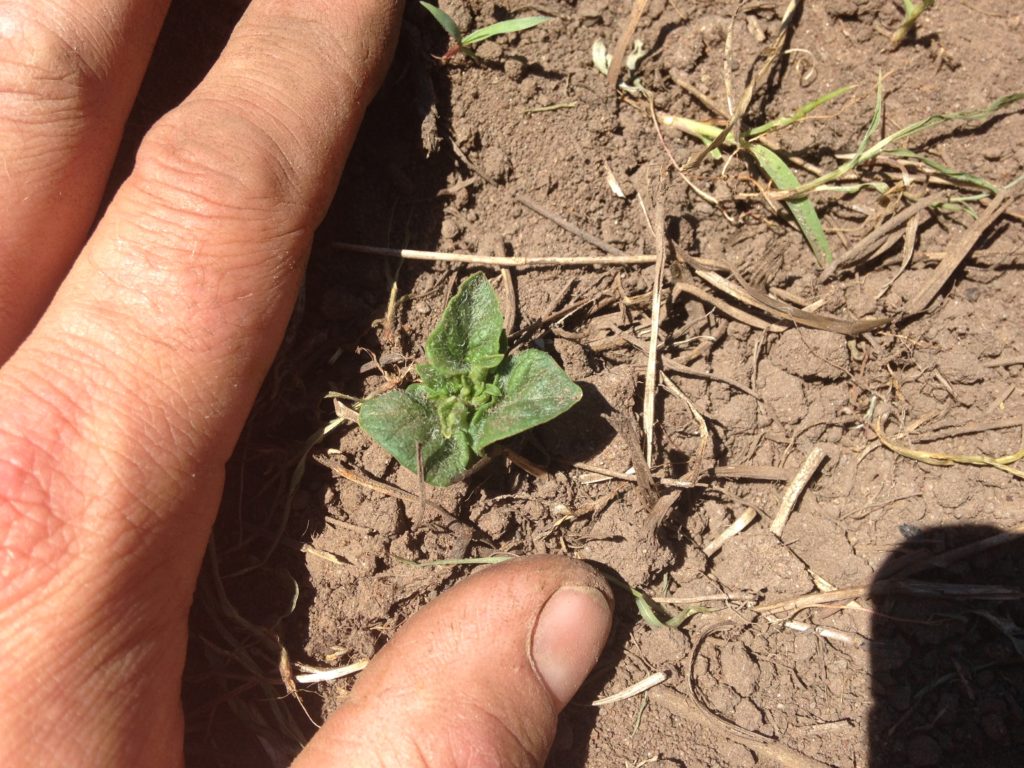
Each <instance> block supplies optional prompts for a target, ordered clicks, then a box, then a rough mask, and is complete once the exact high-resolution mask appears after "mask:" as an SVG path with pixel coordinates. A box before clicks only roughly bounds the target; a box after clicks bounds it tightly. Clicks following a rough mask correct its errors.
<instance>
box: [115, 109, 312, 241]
mask: <svg viewBox="0 0 1024 768" xmlns="http://www.w3.org/2000/svg"><path fill="white" fill-rule="evenodd" d="M130 183H131V184H133V185H134V187H135V188H136V189H138V190H140V191H141V192H142V193H143V194H144V195H145V196H146V197H147V198H149V199H150V200H151V201H152V202H153V203H154V204H155V205H156V206H157V207H158V208H159V209H162V210H163V211H165V212H167V213H171V214H173V215H174V216H175V217H178V218H179V219H180V220H182V221H183V222H184V223H186V224H187V225H188V226H198V227H206V226H220V225H222V224H223V223H225V222H232V221H239V222H244V223H248V224H254V225H256V226H257V227H259V229H264V228H268V227H269V228H275V227H276V228H281V227H282V226H286V227H287V226H289V225H290V224H291V223H292V219H293V218H294V217H295V216H297V215H299V214H300V212H301V208H300V205H299V203H300V202H301V201H300V200H299V199H298V195H297V193H296V185H295V173H294V170H293V168H292V166H291V165H290V163H289V162H288V158H287V156H286V154H285V152H284V151H283V149H282V148H281V146H280V145H279V144H278V143H277V142H276V141H275V140H274V138H273V135H272V133H271V132H270V131H269V130H267V129H266V128H265V127H264V125H263V123H262V121H261V120H259V119H256V118H254V117H253V116H251V115H247V114H245V113H244V112H243V111H242V110H240V109H238V108H235V107H233V106H229V105H225V104H223V103H220V102H216V101H211V100H202V101H200V100H198V99H192V100H190V101H189V102H186V104H183V105H182V106H180V107H178V108H177V109H175V110H174V111H172V112H170V113H168V114H167V115H166V116H165V117H163V118H161V119H160V120H159V121H157V123H156V124H155V125H154V126H153V127H152V128H151V129H150V131H149V133H148V134H147V135H146V137H145V139H144V140H143V142H142V145H141V146H140V148H139V152H138V155H137V159H136V167H135V172H134V173H133V174H132V179H131V181H130Z"/></svg>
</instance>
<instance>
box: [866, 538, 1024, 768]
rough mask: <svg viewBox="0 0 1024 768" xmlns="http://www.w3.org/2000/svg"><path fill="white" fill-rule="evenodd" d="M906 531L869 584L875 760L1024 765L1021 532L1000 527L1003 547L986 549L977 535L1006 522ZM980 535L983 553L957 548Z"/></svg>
mask: <svg viewBox="0 0 1024 768" xmlns="http://www.w3.org/2000/svg"><path fill="white" fill-rule="evenodd" d="M907 533H908V534H910V538H908V540H907V541H906V543H904V544H903V545H902V546H901V547H900V548H899V549H898V550H897V551H896V552H894V553H893V554H892V555H891V556H890V557H889V558H888V560H887V561H886V562H885V564H884V565H883V567H882V568H881V569H880V570H879V572H878V577H877V578H876V579H875V582H874V583H873V585H872V590H871V596H872V598H873V600H874V604H875V611H876V612H875V614H874V617H873V619H872V638H873V640H872V645H871V670H872V674H871V676H872V693H873V699H874V702H873V707H872V711H871V716H870V721H869V737H870V755H871V757H870V763H869V765H870V766H871V768H890V766H897V765H908V766H946V767H947V768H968V766H986V767H987V768H1003V767H1004V766H1005V767H1006V768H1009V766H1016V765H1020V764H1021V757H1020V756H1021V751H1022V748H1024V600H1022V597H1024V565H1022V564H1024V536H1013V535H1011V534H1002V536H1001V539H1000V541H1001V544H1000V546H996V547H991V548H988V547H985V548H984V549H982V547H981V546H980V544H979V542H984V541H986V540H989V541H990V542H991V537H993V536H996V535H997V534H1000V533H1001V532H1000V531H999V530H997V529H994V528H988V527H982V526H955V527H941V528H933V529H929V530H925V531H913V530H910V531H907ZM972 545H973V546H974V547H976V548H977V549H978V550H979V551H978V552H977V553H976V554H973V555H972V556H970V557H962V558H961V559H957V560H953V558H952V557H950V553H951V551H952V553H954V554H955V553H956V552H957V551H959V552H960V553H961V554H967V550H963V549H960V550H958V548H962V547H970V546H972ZM942 553H946V554H945V555H943V554H942ZM936 562H939V563H942V562H946V563H948V565H945V566H944V567H942V566H937V565H935V564H934V563H936Z"/></svg>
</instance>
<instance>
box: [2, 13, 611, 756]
mask: <svg viewBox="0 0 1024 768" xmlns="http://www.w3.org/2000/svg"><path fill="white" fill-rule="evenodd" d="M167 3H168V0H0V148H3V149H2V152H3V157H2V159H3V173H0V200H2V201H3V207H2V208H0V217H2V218H3V220H2V222H0V362H2V364H3V367H2V369H0V681H2V684H0V734H2V736H0V765H3V766H5V768H7V767H15V768H17V767H19V766H43V765H61V766H77V765H84V766H133V767H134V766H176V765H180V764H182V761H183V758H182V738H183V736H182V713H181V706H180V703H179V698H180V685H181V673H182V667H183V664H184V654H185V639H186V631H187V627H186V622H187V616H188V611H189V605H190V602H191V598H192V591H193V589H194V586H195V581H196V575H197V572H198V569H199V565H200V562H201V559H202V554H203V551H204V547H205V544H206V541H207V539H208V537H209V534H210V528H211V525H212V521H213V518H214V515H215V512H216V509H217V505H218V501H219V499H220V495H221V492H222V486H223V481H224V464H225V461H226V460H227V458H228V456H229V454H230V453H231V450H232V448H233V446H234V444H235V441H236V440H237V437H238V434H239V431H240V429H241V427H242V424H243V422H244V420H245V417H246V414H247V412H248V410H249V408H250V407H251V405H252V402H253V399H254V398H255V396H256V392H257V389H258V388H259V386H260V382H261V380H262V378H263V376H264V375H265V373H266V371H267V368H268V366H269V365H270V361H271V360H272V358H273V355H274V353H275V350H276V347H277V345H278V343H279V341H280V339H281V336H282V334H283V332H284V327H285V323H286V321H287V318H288V316H289V313H290V310H291V307H292V303H293V301H294V298H295V295H296V292H297V288H298V284H299V281H300V280H301V276H302V270H303V268H304V265H305V260H306V258H307V255H308V252H309V248H310V244H311V241H312V236H313V231H314V229H315V227H316V226H317V224H318V223H319V221H320V219H321V217H322V216H323V215H324V211H325V210H326V207H327V204H328V202H329V200H330V199H331V196H332V194H333V192H334V189H335V186H336V184H337V181H338V178H339V176H340V173H341V170H342V167H343V165H344V161H345V158H346V155H347V153H348V151H349V148H350V147H351V144H352V141H353V139H354V136H355V133H356V130H357V128H358V123H359V120H360V119H361V116H362V114H363V110H364V109H365V106H366V104H367V102H368V101H369V100H370V99H371V98H372V96H373V93H374V92H375V90H376V88H377V87H378V85H379V83H380V81H381V78H382V77H383V74H384V71H385V69H386V67H387V64H388V60H389V58H390V55H391V52H392V49H393V47H394V44H395V39H396V36H397V31H398V26H399V22H400V16H401V12H402V8H401V3H400V2H399V0H253V2H252V3H251V4H250V6H249V8H248V10H247V11H246V13H245V15H244V16H243V17H242V19H241V21H240V22H239V24H238V26H237V28H236V29H235V31H234V33H233V35H232V37H231V40H230V41H229V43H228V45H227V46H226V48H225V49H224V51H223V53H222V55H221V56H220V58H219V59H218V61H217V62H216V63H215V64H214V66H213V67H212V69H211V70H210V71H209V73H208V75H207V76H206V78H205V79H204V80H203V81H202V83H201V84H200V85H199V86H198V87H197V88H196V89H195V91H194V92H193V93H192V94H191V95H190V96H189V97H188V98H187V99H186V100H185V101H184V102H183V103H181V104H180V105H179V106H178V107H176V108H175V109H174V110H172V111H171V112H169V113H168V114H166V115H165V116H164V117H163V118H161V119H160V120H158V121H157V123H156V124H155V125H154V126H153V127H152V128H151V130H150V131H149V133H148V135H147V136H146V137H145V139H144V141H143V142H142V145H141V147H140V148H139V150H138V153H137V156H136V159H135V165H134V168H133V170H132V173H131V175H130V176H129V177H128V178H127V180H126V181H125V182H124V183H123V184H122V185H121V186H120V188H119V189H118V190H117V192H116V194H115V195H114V197H113V199H112V201H111V202H110V204H109V206H108V207H107V208H106V210H105V211H104V213H103V216H102V218H101V219H100V220H99V221H98V222H96V223H95V226H93V224H94V219H95V217H96V215H97V209H98V206H99V203H100V199H101V196H102V194H103V190H104V187H105V184H106V182H107V177H108V174H109V171H110V166H111V163H112V162H113V158H114V156H115V153H116V152H117V148H118V145H119V142H120V137H121V131H122V127H123V124H124V120H125V118H126V116H127V114H128V111H129V109H130V108H131V105H132V102H133V100H134V98H135V94H136V92H137V89H138V85H139V82H140V80H141V78H142V75H143V73H144V71H145V69H146V66H147V63H148V60H149V57H150V54H151V52H152V47H153V44H154V41H155V39H156V36H157V34H158V32H159V29H160V26H161V24H162V21H163V17H164V14H165V12H166V6H167ZM567 586H568V587H571V588H570V589H562V588H563V587H567ZM609 605H610V595H609V593H608V591H607V586H606V585H605V584H604V582H603V581H602V580H601V579H600V578H599V577H598V576H596V575H595V574H594V573H593V572H592V571H590V570H589V569H588V568H586V567H585V566H583V565H581V564H578V563H575V562H572V561H568V560H564V559H559V558H539V559H531V560H522V561H516V562H513V563H509V564H505V565H502V566H497V567H495V568H492V569H488V570H485V571H482V572H480V573H478V574H475V575H474V576H472V577H470V578H469V579H467V580H466V581H464V582H463V583H462V584H460V585H459V586H457V587H456V588H454V589H453V590H452V591H451V592H449V593H447V594H446V595H444V596H442V597H441V598H440V599H439V600H438V601H436V602H435V603H434V604H433V605H431V606H429V607H428V608H426V609H425V610H424V611H422V612H421V613H420V614H418V615H417V616H416V617H414V618H413V619H412V620H410V622H408V624H407V625H406V627H404V628H403V629H402V630H401V631H400V632H399V633H398V635H397V636H396V637H395V639H394V640H393V641H392V642H391V643H390V644H389V645H388V646H387V647H386V648H385V650H384V651H382V652H381V653H380V654H379V655H378V657H377V658H376V659H375V660H374V661H373V662H372V663H371V665H370V667H368V668H367V670H366V671H365V672H364V673H363V675H362V677H361V679H360V682H359V683H358V684H357V685H356V688H355V691H354V692H353V694H352V696H351V700H350V701H349V702H347V703H346V704H345V705H344V706H343V707H341V709H340V710H339V711H338V712H337V713H336V715H335V716H333V717H332V718H331V719H330V720H329V721H328V722H327V723H326V725H325V726H324V728H323V729H322V730H321V731H320V732H319V733H318V735H317V736H316V737H315V738H314V739H313V741H312V743H311V744H310V746H309V747H308V749H307V750H306V752H305V753H304V754H303V755H302V756H300V758H299V763H300V764H301V765H303V766H307V767H308V766H324V765H359V766H392V765H394V766H398V765H401V766H428V765H429V766H470V765H473V766H505V765H508V766H512V765H515V766H539V765H541V764H542V761H543V759H544V755H545V753H546V751H547V749H548V746H549V745H550V742H551V739H552V737H553V733H554V727H555V717H556V715H557V712H558V711H559V710H560V709H561V707H563V706H564V705H565V703H566V702H567V700H568V699H569V698H570V697H571V696H572V694H573V692H575V690H576V688H577V687H578V685H579V684H580V683H581V681H582V680H583V678H584V677H585V675H586V674H587V672H588V671H589V669H590V667H591V665H592V664H593V663H594V661H595V659H596V657H597V654H598V653H599V652H600V648H601V646H602V645H603V643H604V640H605V638H606V636H607V633H608V629H609V625H610V612H609ZM481 606H483V608H482V609H481ZM456 627H457V628H458V631H455V628H456Z"/></svg>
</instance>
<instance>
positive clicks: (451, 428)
mask: <svg viewBox="0 0 1024 768" xmlns="http://www.w3.org/2000/svg"><path fill="white" fill-rule="evenodd" d="M505 347H506V340H505V332H504V318H503V317H502V314H501V309H500V307H499V305H498V296H497V294H495V292H494V289H493V288H492V287H491V284H490V283H488V282H487V279H486V278H485V277H484V276H483V275H482V274H481V273H476V274H474V275H471V276H470V277H468V278H466V280H464V281H463V283H462V285H460V286H459V290H458V291H457V292H456V294H455V296H454V297H452V300H451V301H450V302H449V304H448V306H447V307H445V310H444V312H443V313H442V314H441V319H440V320H439V321H438V324H437V327H436V328H434V330H433V332H431V334H430V336H429V337H428V338H427V343H426V357H427V362H425V363H421V364H420V365H419V366H417V372H418V373H419V375H420V379H421V382H420V383H417V384H413V385H411V386H409V387H408V388H407V389H404V390H392V391H391V392H387V393H385V394H383V395H380V396H378V397H374V398H370V399H369V400H366V401H364V402H363V404H362V407H361V408H360V411H359V424H360V426H361V427H362V428H363V429H364V430H366V431H367V432H368V433H369V434H370V436H371V437H372V438H373V439H374V440H376V441H377V442H378V443H380V444H381V445H382V446H383V447H384V448H385V449H386V450H387V451H388V452H389V453H390V454H391V455H392V456H394V457H395V458H396V459H398V461H399V463H400V464H401V465H402V466H404V467H406V468H407V469H410V470H412V471H413V472H419V471H421V470H422V473H423V479H424V480H426V481H427V482H428V483H430V484H431V485H435V486H446V485H450V484H451V483H453V482H455V481H456V480H457V479H458V478H459V476H460V475H462V473H464V472H465V471H466V470H467V469H469V468H470V467H471V466H472V465H473V464H474V463H475V462H476V461H477V459H479V458H480V457H482V456H483V455H484V452H485V450H486V449H487V447H488V446H490V445H493V444H494V443H497V442H498V441H499V440H504V439H506V438H508V437H512V436H513V435H517V434H519V433H520V432H525V431H526V430H528V429H531V428H533V427H536V426H538V425H539V424H543V423H545V422H547V421H551V419H553V418H555V417H556V416H559V415H561V414H562V413H564V412H565V411H567V410H569V408H571V407H572V406H573V405H574V404H575V403H576V402H578V401H579V399H580V398H581V397H582V396H583V392H582V390H581V389H580V388H579V387H578V386H577V385H576V384H575V383H574V382H573V381H572V380H571V379H570V378H569V377H568V376H567V375H566V374H565V371H563V370H562V369H561V368H559V367H558V363H556V362H555V361H554V359H553V358H552V357H551V356H550V355H548V354H547V353H546V352H542V351H541V350H539V349H528V350H525V351H524V352H520V353H519V354H516V355H509V354H507V353H506V351H505Z"/></svg>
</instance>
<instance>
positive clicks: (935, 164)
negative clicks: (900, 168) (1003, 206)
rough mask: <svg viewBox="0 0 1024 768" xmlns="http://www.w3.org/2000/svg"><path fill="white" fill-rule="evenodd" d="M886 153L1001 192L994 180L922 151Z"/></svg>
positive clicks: (969, 183)
mask: <svg viewBox="0 0 1024 768" xmlns="http://www.w3.org/2000/svg"><path fill="white" fill-rule="evenodd" d="M885 154H886V156H887V157H905V158H907V159H909V160H916V161H917V162H919V163H921V164H922V165H926V166H928V167H929V168H931V169H932V170H933V171H935V172H936V173H937V174H939V175H940V176H943V177H945V178H947V179H949V180H950V181H955V182H957V183H960V184H968V185H970V186H972V187H980V188H981V189H984V190H986V191H988V192H991V193H992V194H993V195H995V194H998V192H999V187H997V186H996V185H995V184H993V183H992V182H990V181H985V179H983V178H981V177H980V176H975V175H974V174H971V173H964V172H963V171H956V170H953V169H952V168H950V167H948V166H945V165H943V164H942V163H940V162H939V161H938V160H936V159H935V158H933V157H929V156H928V155H923V154H921V153H920V152H914V151H913V150H911V149H891V150H889V151H888V152H886V153H885Z"/></svg>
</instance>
